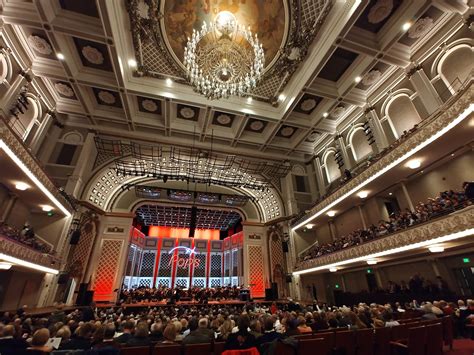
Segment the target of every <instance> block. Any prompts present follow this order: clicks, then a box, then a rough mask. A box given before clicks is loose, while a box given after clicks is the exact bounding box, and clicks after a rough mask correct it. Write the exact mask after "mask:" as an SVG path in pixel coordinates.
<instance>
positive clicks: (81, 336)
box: [63, 323, 94, 350]
mask: <svg viewBox="0 0 474 355" xmlns="http://www.w3.org/2000/svg"><path fill="white" fill-rule="evenodd" d="M93 333H94V326H93V325H92V324H91V323H84V324H83V325H81V326H79V328H77V329H76V331H75V332H74V337H73V338H72V339H71V341H70V342H69V343H68V344H66V345H65V346H64V347H63V349H64V350H88V349H90V348H91V344H92V334H93Z"/></svg>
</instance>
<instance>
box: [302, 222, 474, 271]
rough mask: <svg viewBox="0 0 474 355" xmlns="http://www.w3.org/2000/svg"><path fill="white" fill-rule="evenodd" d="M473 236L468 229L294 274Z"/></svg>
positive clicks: (471, 231)
mask: <svg viewBox="0 0 474 355" xmlns="http://www.w3.org/2000/svg"><path fill="white" fill-rule="evenodd" d="M472 234H474V228H471V229H466V230H463V231H461V232H456V233H452V234H447V235H444V236H442V237H438V238H434V239H431V240H425V241H423V242H418V243H413V244H408V245H404V246H401V247H398V248H393V249H386V250H384V251H381V252H379V253H374V254H370V255H365V256H361V257H358V258H353V259H346V260H343V261H340V262H337V263H333V264H326V265H322V266H317V267H313V268H309V269H306V270H300V271H295V272H293V275H302V274H307V273H310V272H315V271H323V270H327V269H328V268H332V267H339V266H342V265H348V264H353V263H358V262H363V261H367V260H368V259H378V258H381V257H382V256H387V255H393V254H397V253H402V252H406V251H410V250H415V249H419V248H426V247H429V246H430V245H433V244H440V243H445V242H449V241H452V240H457V239H461V238H465V237H469V236H471V235H472Z"/></svg>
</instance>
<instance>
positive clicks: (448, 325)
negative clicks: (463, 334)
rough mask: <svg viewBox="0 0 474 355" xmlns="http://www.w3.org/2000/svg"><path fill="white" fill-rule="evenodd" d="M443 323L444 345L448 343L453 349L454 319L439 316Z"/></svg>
mask: <svg viewBox="0 0 474 355" xmlns="http://www.w3.org/2000/svg"><path fill="white" fill-rule="evenodd" d="M441 322H442V324H443V340H444V345H448V346H449V348H450V349H451V350H453V341H454V321H453V319H452V318H451V317H450V316H447V317H443V318H441Z"/></svg>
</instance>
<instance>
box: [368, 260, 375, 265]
mask: <svg viewBox="0 0 474 355" xmlns="http://www.w3.org/2000/svg"><path fill="white" fill-rule="evenodd" d="M377 263H378V261H377V260H375V259H369V260H367V264H369V265H376V264H377Z"/></svg>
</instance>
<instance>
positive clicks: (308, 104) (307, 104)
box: [301, 99, 316, 111]
mask: <svg viewBox="0 0 474 355" xmlns="http://www.w3.org/2000/svg"><path fill="white" fill-rule="evenodd" d="M315 106H316V100H315V99H306V100H304V101H303V102H302V103H301V109H302V110H303V111H311V110H312V109H313V108H314V107H315Z"/></svg>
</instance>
